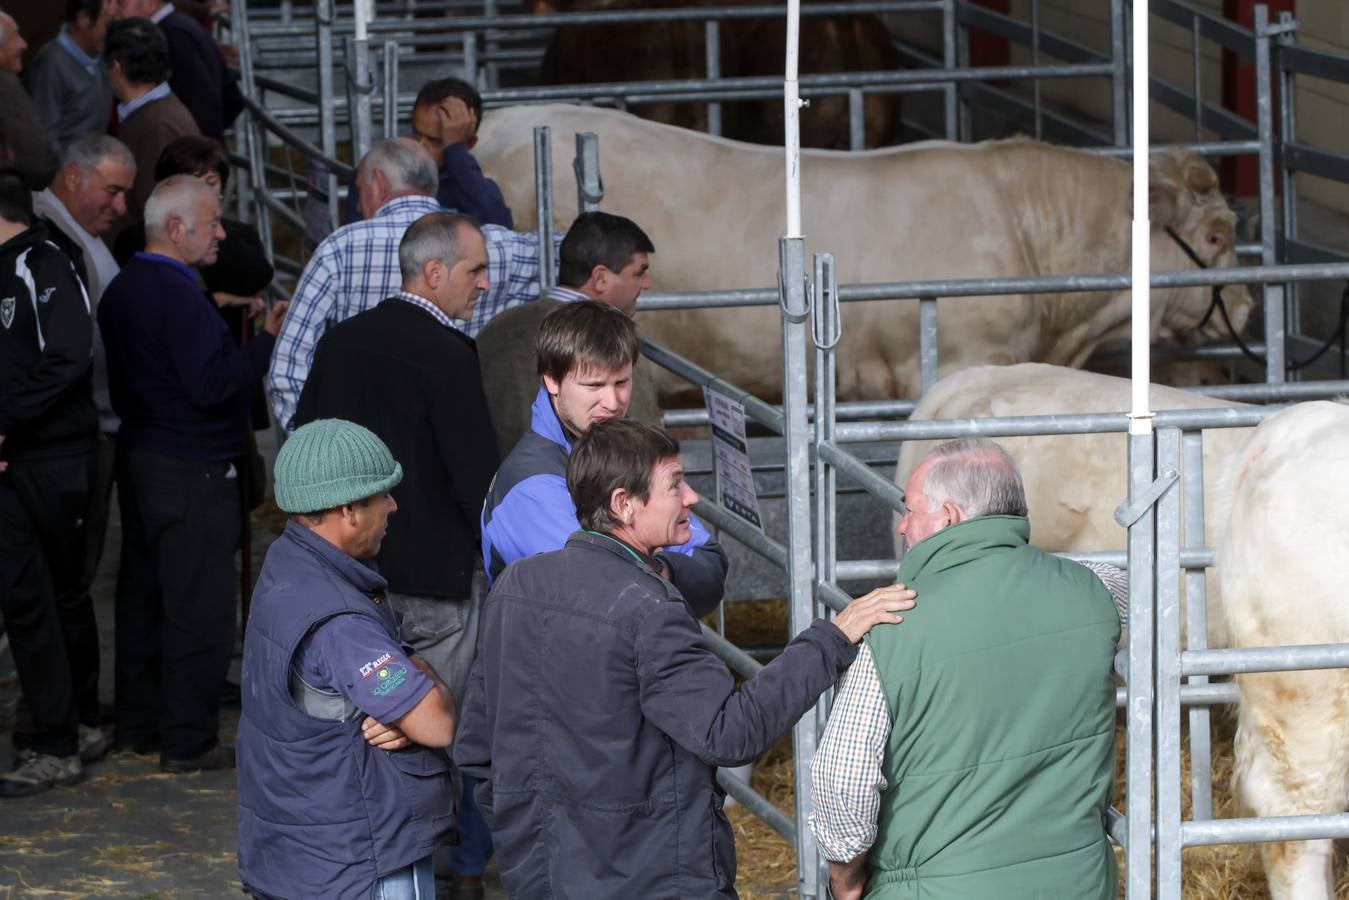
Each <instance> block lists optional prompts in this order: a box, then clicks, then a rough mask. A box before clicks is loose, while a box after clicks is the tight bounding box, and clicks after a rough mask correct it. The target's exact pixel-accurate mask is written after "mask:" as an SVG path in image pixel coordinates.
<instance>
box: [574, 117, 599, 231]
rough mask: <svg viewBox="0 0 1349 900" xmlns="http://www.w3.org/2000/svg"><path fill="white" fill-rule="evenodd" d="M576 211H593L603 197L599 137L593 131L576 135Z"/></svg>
mask: <svg viewBox="0 0 1349 900" xmlns="http://www.w3.org/2000/svg"><path fill="white" fill-rule="evenodd" d="M572 170H573V171H574V172H575V173H576V211H577V212H578V213H587V212H595V211H596V210H598V209H599V208H600V201H601V200H603V199H604V179H603V178H601V177H600V137H599V135H597V134H595V132H593V131H586V132H582V133H581V134H578V135H576V160H575V162H573V163H572Z"/></svg>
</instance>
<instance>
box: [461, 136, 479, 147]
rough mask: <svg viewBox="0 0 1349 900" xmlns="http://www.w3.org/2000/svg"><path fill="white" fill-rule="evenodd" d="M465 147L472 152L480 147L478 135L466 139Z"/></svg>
mask: <svg viewBox="0 0 1349 900" xmlns="http://www.w3.org/2000/svg"><path fill="white" fill-rule="evenodd" d="M464 146H465V147H467V148H468V149H470V150H472V149H473V148H474V147H476V146H478V136H477V135H476V134H470V135H469V136H468V137H466V138H464Z"/></svg>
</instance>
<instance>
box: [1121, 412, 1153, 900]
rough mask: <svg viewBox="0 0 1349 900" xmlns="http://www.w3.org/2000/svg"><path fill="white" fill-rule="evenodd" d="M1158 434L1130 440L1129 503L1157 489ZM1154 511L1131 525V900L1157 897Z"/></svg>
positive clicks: (1127, 787)
mask: <svg viewBox="0 0 1349 900" xmlns="http://www.w3.org/2000/svg"><path fill="white" fill-rule="evenodd" d="M1152 452H1153V433H1152V431H1151V430H1148V431H1147V432H1146V433H1143V434H1135V433H1131V434H1130V435H1129V500H1130V502H1134V501H1136V500H1137V499H1138V498H1139V497H1142V496H1143V495H1144V494H1145V493H1146V492H1147V490H1148V488H1149V487H1150V486H1151V485H1152V475H1153V465H1152ZM1153 519H1154V517H1153V510H1151V509H1148V510H1145V511H1144V512H1143V513H1142V515H1140V516H1139V517H1138V518H1137V519H1136V520H1135V521H1134V522H1133V523H1132V524H1130V525H1129V556H1128V560H1129V643H1128V661H1129V662H1128V670H1127V672H1126V673H1125V677H1126V678H1127V679H1128V711H1127V713H1126V722H1127V725H1128V738H1127V740H1128V745H1127V748H1126V759H1125V776H1124V777H1125V787H1124V795H1125V801H1124V802H1125V813H1126V815H1127V817H1128V821H1127V823H1126V826H1125V829H1126V830H1125V833H1126V834H1127V835H1128V841H1127V843H1126V845H1125V848H1124V859H1125V898H1126V900H1151V897H1152V870H1151V857H1152V712H1153V710H1152V704H1153V674H1154V673H1153V659H1152V652H1153V645H1152V635H1153V611H1152V588H1153V568H1152V562H1153V543H1152V541H1153Z"/></svg>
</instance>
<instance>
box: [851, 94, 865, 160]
mask: <svg viewBox="0 0 1349 900" xmlns="http://www.w3.org/2000/svg"><path fill="white" fill-rule="evenodd" d="M866 147H867V107H866V95H865V94H863V93H862V89H861V88H850V89H849V90H848V149H849V150H865V149H866Z"/></svg>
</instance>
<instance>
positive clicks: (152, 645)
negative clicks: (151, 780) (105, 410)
mask: <svg viewBox="0 0 1349 900" xmlns="http://www.w3.org/2000/svg"><path fill="white" fill-rule="evenodd" d="M119 450H120V452H119V454H118V467H117V497H118V502H119V503H120V505H121V510H122V559H121V567H120V570H119V571H118V575H117V617H116V629H115V630H116V653H117V655H116V667H115V673H116V678H117V685H116V706H117V740H118V742H119V743H121V744H124V745H126V744H129V745H132V746H136V745H153V743H154V742H155V741H156V739H158V740H160V741H162V749H161V753H162V755H163V757H164V758H166V759H186V758H189V757H193V756H197V755H199V754H202V753H205V752H206V751H207V750H209V749H211V747H213V746H215V744H216V743H217V740H218V732H219V725H220V720H219V713H220V690H221V688H222V686H223V685H224V682H225V676H226V674H227V673H228V671H229V664H230V658H231V656H232V655H233V652H234V551H235V549H236V548H237V547H238V544H239V480H238V478H237V477H236V474H235V469H234V466H233V465H231V464H230V463H217V462H201V461H195V460H182V459H173V458H170V457H167V456H160V455H159V454H156V453H150V452H147V451H143V450H131V449H127V448H124V447H123V448H119Z"/></svg>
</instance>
